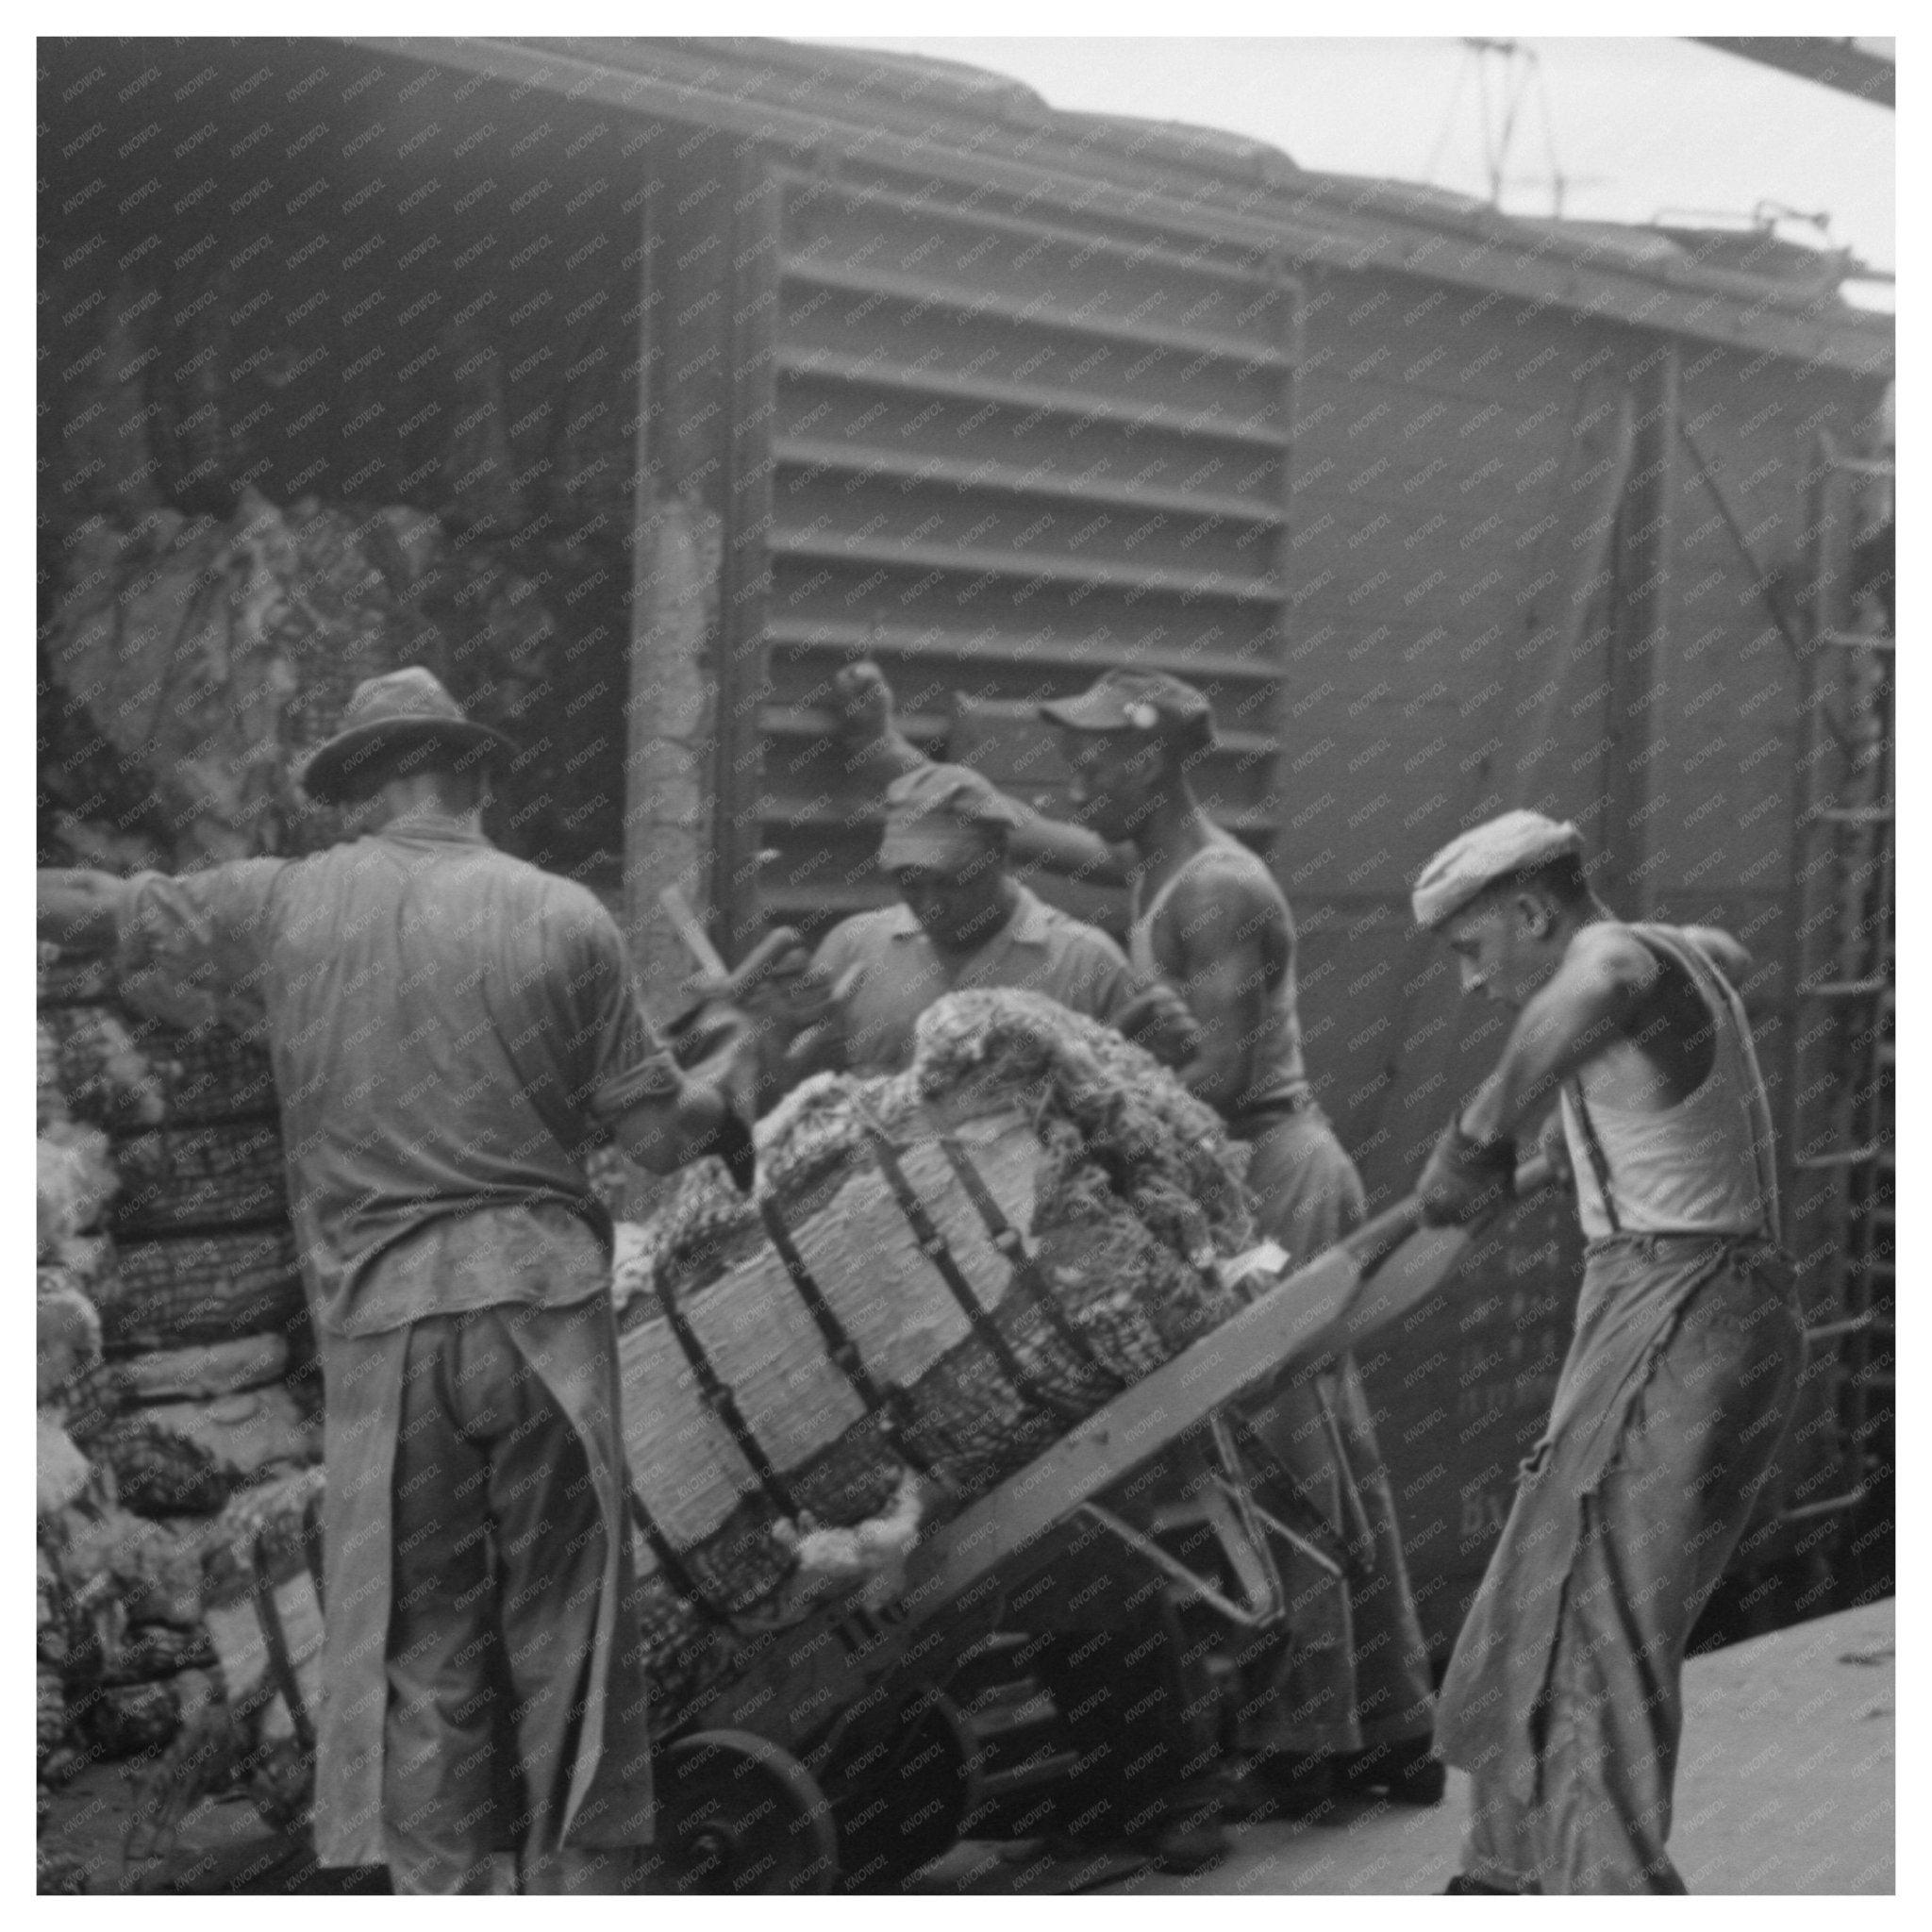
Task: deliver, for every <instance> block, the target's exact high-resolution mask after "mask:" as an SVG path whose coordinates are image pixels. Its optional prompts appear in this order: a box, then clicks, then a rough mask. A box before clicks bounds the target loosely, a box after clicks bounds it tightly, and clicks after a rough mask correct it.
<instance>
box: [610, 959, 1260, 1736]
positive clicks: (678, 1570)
mask: <svg viewBox="0 0 1932 1932" xmlns="http://www.w3.org/2000/svg"><path fill="white" fill-rule="evenodd" d="M759 1140H760V1162H761V1169H762V1171H763V1173H764V1174H765V1176H766V1177H765V1178H764V1179H763V1180H761V1182H760V1194H761V1196H762V1197H763V1201H762V1205H761V1206H759V1207H758V1208H754V1207H751V1206H748V1205H747V1204H745V1203H743V1202H741V1201H740V1200H738V1199H737V1198H736V1197H735V1196H732V1195H730V1194H729V1193H727V1192H723V1191H719V1189H718V1187H717V1185H716V1184H715V1179H714V1177H713V1176H710V1175H704V1176H694V1177H693V1178H692V1180H691V1182H689V1183H687V1185H686V1186H685V1188H684V1189H683V1190H682V1191H681V1192H680V1194H679V1195H678V1196H677V1197H675V1198H674V1200H673V1201H672V1203H671V1204H670V1205H669V1206H668V1207H667V1208H666V1209H665V1210H664V1213H663V1215H661V1216H660V1217H659V1221H660V1223H661V1224H663V1225H661V1226H660V1227H659V1228H658V1229H657V1230H656V1237H657V1241H658V1248H659V1252H658V1257H657V1259H656V1264H655V1266H656V1279H655V1293H653V1294H647V1295H644V1296H641V1297H640V1299H639V1302H638V1303H637V1304H636V1305H635V1307H634V1308H633V1310H632V1313H633V1316H634V1317H635V1316H638V1315H639V1314H640V1313H641V1319H633V1320H632V1321H630V1322H629V1323H628V1324H627V1325H626V1327H625V1333H624V1335H623V1338H622V1341H621V1348H620V1356H621V1365H622V1374H623V1378H624V1414H625V1439H626V1449H627V1451H628V1455H629V1460H630V1466H631V1472H632V1476H633V1480H634V1483H635V1488H636V1491H637V1498H638V1501H639V1503H640V1505H641V1511H642V1515H643V1517H644V1519H645V1520H646V1521H647V1522H648V1524H649V1525H650V1528H651V1534H650V1536H649V1538H648V1543H649V1547H648V1548H647V1549H645V1550H642V1551H641V1553H640V1557H639V1566H640V1572H641V1604H642V1611H643V1617H644V1624H645V1630H646V1638H647V1642H648V1645H649V1649H650V1655H651V1659H652V1675H653V1684H654V1689H655V1691H656V1692H657V1694H658V1697H659V1699H660V1702H659V1705H658V1722H659V1723H675V1722H676V1720H677V1718H678V1716H679V1713H680V1712H681V1711H682V1710H683V1709H684V1708H685V1707H687V1706H688V1705H689V1704H690V1702H691V1699H692V1698H694V1697H696V1696H698V1695H700V1694H701V1693H703V1692H705V1691H708V1689H709V1688H710V1687H712V1686H713V1685H715V1684H716V1683H718V1682H721V1681H723V1680H724V1679H726V1678H728V1676H729V1675H730V1673H731V1668H732V1662H731V1659H732V1656H733V1652H734V1648H735V1641H736V1640H735V1635H734V1632H733V1629H732V1627H731V1626H732V1624H733V1621H734V1620H736V1619H741V1618H743V1617H744V1616H746V1615H747V1614H748V1613H753V1612H756V1613H758V1616H759V1618H760V1621H769V1620H770V1618H771V1617H772V1616H773V1615H774V1614H780V1615H782V1613H783V1599H784V1592H785V1590H786V1586H787V1583H788V1581H789V1579H790V1577H791V1570H792V1555H791V1539H790V1538H789V1536H787V1535H786V1534H785V1533H784V1526H785V1525H787V1524H793V1523H796V1522H797V1521H799V1520H800V1519H801V1518H807V1517H808V1518H809V1519H810V1520H811V1521H813V1522H815V1523H817V1524H856V1523H858V1522H861V1521H864V1520H865V1519H867V1518H869V1517H873V1516H875V1515H877V1514H879V1513H880V1512H882V1511H884V1510H886V1509H887V1508H888V1507H890V1506H891V1501H892V1498H893V1496H894V1493H895V1491H896V1490H897V1488H898V1485H899V1483H900V1481H901V1479H902V1477H903V1476H904V1474H905V1473H906V1471H907V1469H908V1466H909V1467H911V1468H912V1469H913V1470H915V1471H916V1472H917V1473H918V1474H921V1475H922V1476H924V1478H925V1479H926V1494H927V1523H928V1524H929V1525H930V1524H932V1523H934V1522H936V1521H939V1520H943V1518H944V1517H945V1516H946V1515H948V1514H950V1513H952V1512H953V1511H955V1510H957V1509H958V1508H959V1507H963V1506H964V1505H965V1504H966V1503H968V1502H970V1501H971V1500H972V1499H973V1498H974V1497H975V1496H978V1495H981V1494H983V1493H985V1491H987V1490H989V1489H991V1487H993V1486H994V1485H996V1484H997V1483H999V1482H1000V1481H1002V1480H1003V1479H1004V1478H1005V1477H1007V1476H1008V1475H1009V1474H1013V1473H1014V1472H1016V1471H1018V1470H1019V1469H1021V1468H1023V1467H1024V1465H1025V1464H1026V1463H1027V1462H1028V1461H1030V1460H1032V1459H1033V1458H1034V1457H1036V1456H1038V1455H1039V1454H1040V1453H1041V1452H1042V1451H1043V1450H1044V1449H1045V1448H1047V1447H1048V1446H1049V1445H1050V1444H1051V1443H1052V1442H1053V1441H1056V1440H1057V1439H1058V1437H1059V1436H1061V1435H1063V1434H1064V1433H1065V1432H1066V1430H1067V1429H1068V1428H1070V1427H1071V1426H1072V1425H1073V1424H1074V1422H1076V1421H1077V1420H1079V1419H1080V1418H1081V1417H1083V1416H1085V1415H1087V1414H1090V1413H1091V1411H1092V1410H1093V1409H1095V1408H1097V1407H1100V1406H1101V1405H1102V1404H1103V1403H1104V1402H1106V1401H1107V1400H1108V1398H1109V1397H1110V1396H1111V1395H1113V1394H1115V1393H1117V1392H1118V1391H1120V1390H1122V1389H1124V1388H1125V1387H1126V1386H1128V1385H1129V1384H1130V1383H1132V1382H1134V1381H1137V1380H1139V1379H1140V1378H1141V1376H1142V1375H1145V1374H1148V1373H1149V1372H1150V1371H1151V1370H1153V1369H1155V1368H1157V1367H1158V1366H1159V1365H1160V1364H1161V1363H1162V1362H1165V1361H1167V1360H1169V1359H1171V1358H1172V1357H1174V1355H1176V1354H1177V1353H1179V1352H1180V1350H1182V1349H1183V1348H1185V1347H1186V1346H1187V1345H1188V1344H1189V1343H1190V1342H1191V1341H1193V1340H1195V1339H1196V1338H1197V1337H1198V1336H1200V1335H1201V1334H1202V1333H1204V1332H1205V1331H1206V1330H1207V1329H1208V1328H1210V1327H1212V1326H1213V1325H1215V1324H1217V1323H1219V1322H1221V1321H1224V1320H1225V1319H1226V1318H1227V1317H1228V1316H1229V1315H1230V1314H1232V1313H1233V1312H1234V1309H1235V1307H1236V1306H1237V1303H1236V1302H1235V1300H1234V1298H1233V1296H1232V1295H1231V1294H1230V1292H1229V1291H1226V1290H1225V1289H1224V1288H1223V1287H1222V1286H1221V1285H1220V1283H1219V1282H1218V1281H1217V1279H1216V1278H1215V1276H1214V1275H1213V1274H1212V1273H1211V1270H1210V1266H1209V1264H1210V1263H1211V1261H1212V1259H1213V1257H1215V1255H1216V1254H1217V1253H1231V1252H1234V1251H1235V1250H1236V1249H1238V1248H1239V1247H1240V1246H1241V1245H1242V1244H1244V1242H1245V1241H1246V1239H1247V1236H1248V1230H1249V1223H1248V1220H1247V1213H1246V1208H1245V1206H1244V1204H1243V1203H1242V1201H1241V1193H1240V1189H1239V1186H1238V1185H1237V1184H1236V1179H1235V1169H1234V1164H1233V1157H1232V1156H1231V1154H1230V1152H1229V1150H1228V1147H1227V1143H1226V1142H1225V1141H1224V1139H1223V1138H1222V1137H1221V1134H1220V1131H1219V1128H1218V1126H1217V1125H1216V1124H1215V1122H1214V1119H1213V1116H1212V1115H1211V1114H1209V1113H1208V1111H1207V1109H1206V1108H1201V1107H1200V1106H1199V1105H1198V1104H1197V1103H1195V1102H1193V1101H1192V1100H1191V1098H1190V1097H1189V1096H1188V1095H1187V1094H1186V1093H1185V1092H1183V1091H1181V1090H1180V1088H1179V1087H1178V1086H1177V1085H1176V1083H1174V1081H1173V1080H1172V1079H1171V1078H1170V1077H1169V1076H1168V1075H1167V1074H1165V1073H1163V1072H1162V1071H1161V1070H1160V1069H1158V1067H1157V1066H1156V1065H1155V1063H1154V1062H1153V1061H1152V1060H1150V1059H1148V1058H1146V1057H1145V1056H1144V1055H1141V1054H1140V1053H1139V1052H1138V1051H1137V1050H1136V1049H1133V1048H1131V1047H1128V1046H1126V1045H1125V1043H1124V1042H1123V1041H1120V1040H1119V1038H1118V1036H1115V1035H1113V1034H1111V1033H1109V1032H1108V1031H1107V1030H1106V1029H1104V1028H1101V1027H1097V1026H1094V1025H1092V1024H1091V1023H1089V1022H1086V1021H1082V1020H1078V1019H1076V1018H1075V1017H1074V1015H1072V1014H1070V1013H1067V1012H1065V1011H1064V1010H1063V1009H1062V1008H1058V1007H1057V1006H1056V1005H1055V1004H1054V1003H1053V1002H1051V1001H1048V1000H1043V999H1041V998H1039V997H1038V996H1037V995H1031V994H1022V993H1008V992H1001V993H993V994H984V993H973V994H961V995H955V996H953V997H952V998H949V999H947V1000H945V1001H942V1002H941V1003H940V1005H939V1006H937V1007H936V1008H933V1009H932V1010H931V1011H930V1012H929V1013H928V1014H927V1015H926V1016H925V1018H924V1021H923V1022H922V1024H921V1035H920V1045H919V1053H918V1057H917V1058H916V1059H915V1062H914V1066H913V1068H912V1070H911V1071H910V1072H909V1073H908V1074H905V1075H901V1076H898V1077H897V1078H895V1079H891V1080H886V1081H865V1082H861V1081H856V1080H850V1079H830V1080H826V1081H821V1082H814V1083H811V1085H810V1086H809V1087H808V1088H807V1089H802V1090H800V1092H799V1093H798V1094H796V1095H794V1096H793V1097H792V1100H791V1102H790V1103H788V1105H787V1107H785V1108H781V1109H780V1110H779V1111H778V1113H776V1114H774V1116H772V1117H771V1119H770V1120H768V1121H767V1122H766V1123H764V1124H762V1125H761V1129H760V1135H759ZM882 1148H883V1149H884V1151H883V1153H882V1151H881V1150H882ZM989 1199H990V1201H991V1204H992V1207H991V1216H990V1215H989V1210H988V1207H987V1202H988V1200H989ZM770 1216H775V1219H776V1223H777V1227H778V1232H779V1234H780V1235H781V1236H782V1237H783V1240H784V1243H785V1245H787V1246H789V1247H790V1249H791V1256H790V1257H788V1256H787V1255H785V1254H784V1253H783V1252H781V1247H780V1245H779V1244H778V1241H777V1239H776V1238H774V1227H773V1224H772V1221H771V1220H770V1219H769V1218H768V1217H770ZM1002 1229H1004V1230H1006V1231H1007V1232H1006V1236H1005V1245H1004V1246H1003V1245H1002V1241H1001V1230H1002ZM1014 1237H1017V1239H1018V1241H1019V1247H1018V1248H1017V1249H1015V1248H1014V1247H1013V1246H1012V1245H1011V1243H1012V1241H1013V1238H1014ZM949 1277H950V1278H949ZM960 1291H964V1293H963V1300H962V1295H961V1292H960ZM815 1302H816V1303H817V1304H818V1306H816V1307H815V1306H814V1303H815ZM848 1344H849V1346H847V1345H848ZM774 1529H776V1530H777V1531H778V1533H776V1534H774Z"/></svg>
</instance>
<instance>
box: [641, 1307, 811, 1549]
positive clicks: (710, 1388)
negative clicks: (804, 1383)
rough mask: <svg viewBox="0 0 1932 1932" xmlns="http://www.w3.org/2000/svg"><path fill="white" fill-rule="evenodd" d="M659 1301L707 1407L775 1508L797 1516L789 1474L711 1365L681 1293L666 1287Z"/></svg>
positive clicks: (790, 1515) (796, 1506)
mask: <svg viewBox="0 0 1932 1932" xmlns="http://www.w3.org/2000/svg"><path fill="white" fill-rule="evenodd" d="M658 1304H659V1306H660V1307H662V1308H663V1310H664V1319H665V1321H666V1322H667V1323H669V1324H670V1327H671V1332H672V1334H673V1335H675V1337H676V1338H677V1345H678V1347H679V1348H681V1349H682V1350H683V1351H684V1358H685V1360H686V1361H688V1362H689V1363H690V1364H691V1374H694V1375H695V1376H696V1377H697V1381H698V1394H699V1396H700V1398H701V1399H702V1400H703V1402H704V1405H705V1407H707V1408H708V1409H709V1410H710V1411H711V1413H712V1414H713V1415H715V1416H716V1417H717V1418H718V1420H719V1421H720V1422H721V1423H723V1424H724V1427H725V1430H726V1432H727V1433H728V1434H729V1436H730V1438H731V1440H732V1441H734V1442H736V1443H737V1444H738V1453H739V1454H740V1455H741V1456H742V1457H744V1459H745V1461H746V1462H747V1463H749V1464H750V1465H751V1473H752V1474H754V1475H755V1476H757V1477H758V1487H759V1488H760V1489H761V1490H763V1491H764V1492H765V1495H766V1497H767V1499H768V1500H769V1501H770V1503H771V1505H772V1507H773V1508H774V1509H775V1510H777V1512H778V1513H779V1515H781V1516H788V1517H793V1516H796V1515H797V1514H798V1505H797V1504H796V1503H795V1502H793V1501H792V1499H791V1491H788V1490H787V1489H786V1487H785V1478H784V1477H783V1476H781V1475H780V1474H778V1472H777V1470H776V1469H774V1467H773V1465H772V1459H771V1457H768V1456H767V1455H766V1454H765V1452H764V1449H763V1448H762V1446H761V1445H760V1444H759V1442H758V1438H757V1437H756V1436H755V1435H753V1434H752V1432H751V1425H750V1424H748V1423H747V1422H746V1421H745V1419H744V1411H743V1410H742V1409H741V1408H740V1407H739V1406H738V1398H737V1397H736V1396H735V1395H733V1394H732V1392H731V1391H730V1390H729V1389H728V1388H726V1387H725V1385H724V1378H723V1377H722V1376H721V1375H720V1374H718V1371H717V1370H716V1369H715V1368H714V1367H713V1366H712V1365H711V1358H710V1357H709V1356H708V1355H707V1354H706V1353H705V1345H704V1343H703V1342H702V1341H699V1340H698V1338H697V1335H696V1333H695V1332H694V1331H693V1329H692V1328H691V1324H690V1322H688V1321H687V1320H686V1319H685V1314H684V1310H683V1309H682V1308H681V1307H678V1305H677V1297H676V1296H675V1294H673V1293H672V1292H671V1291H669V1290H662V1291H659V1293H658Z"/></svg>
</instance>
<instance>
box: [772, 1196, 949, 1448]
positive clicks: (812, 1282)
mask: <svg viewBox="0 0 1932 1932" xmlns="http://www.w3.org/2000/svg"><path fill="white" fill-rule="evenodd" d="M758 1218H759V1219H760V1220H761V1221H762V1222H763V1223H764V1227H765V1237H766V1239H767V1240H768V1241H770V1242H771V1243H772V1246H773V1248H774V1251H775V1252H776V1254H777V1257H778V1259H779V1260H780V1261H782V1262H783V1263H784V1265H785V1273H786V1274H787V1276H788V1277H789V1278H790V1280H791V1285H792V1287H793V1288H795V1289H796V1290H797V1291H798V1298H799V1300H800V1301H802V1302H803V1303H804V1304H805V1307H806V1312H807V1313H808V1315H810V1317H811V1319H812V1322H813V1324H814V1325H815V1326H816V1327H817V1329H818V1331H819V1334H820V1336H821V1337H822V1338H823V1340H824V1344H825V1353H826V1355H828V1356H829V1357H831V1359H832V1364H833V1366H834V1367H835V1368H837V1369H838V1371H839V1373H840V1374H841V1375H843V1376H844V1377H845V1379H846V1380H847V1381H848V1382H849V1383H851V1385H852V1391H853V1393H854V1394H856V1395H857V1396H858V1399H859V1401H860V1402H862V1403H863V1404H864V1405H865V1409H866V1413H867V1414H868V1415H871V1416H874V1417H875V1418H876V1419H877V1421H878V1424H879V1430H880V1433H881V1434H882V1435H884V1437H885V1439H886V1441H889V1442H890V1443H891V1445H892V1447H893V1448H894V1449H895V1450H897V1451H898V1453H899V1455H900V1456H901V1457H904V1459H905V1460H906V1462H907V1463H908V1465H909V1466H910V1467H911V1468H913V1469H915V1470H917V1471H918V1472H919V1473H920V1474H922V1475H929V1474H931V1473H932V1471H931V1465H930V1464H929V1462H928V1461H927V1459H926V1458H925V1457H923V1456H921V1455H920V1454H919V1453H918V1451H917V1450H915V1449H914V1448H913V1447H912V1446H911V1444H910V1442H909V1441H908V1439H907V1423H908V1419H909V1399H908V1396H907V1393H906V1391H905V1390H904V1389H902V1388H900V1387H898V1385H897V1384H894V1385H893V1386H892V1387H891V1388H881V1387H880V1386H879V1384H878V1383H877V1382H875V1381H874V1379H873V1375H872V1371H871V1370H870V1369H868V1368H867V1367H866V1365H865V1357H863V1356H861V1355H860V1354H859V1352H858V1343H857V1342H856V1341H853V1339H852V1337H851V1336H850V1335H849V1334H847V1333H846V1330H845V1324H843V1323H842V1322H841V1321H840V1319H839V1315H838V1310H837V1309H835V1308H834V1307H832V1305H831V1303H830V1302H828V1301H827V1300H826V1299H825V1292H824V1289H822V1288H821V1287H820V1286H819V1285H818V1282H817V1280H816V1278H815V1277H814V1276H813V1274H812V1272H811V1270H810V1269H809V1268H808V1266H807V1265H806V1260H805V1257H804V1256H803V1255H801V1254H800V1253H799V1252H798V1243H797V1242H796V1241H793V1240H792V1239H791V1229H790V1228H789V1227H787V1226H786V1225H785V1220H784V1217H783V1216H782V1215H781V1214H780V1213H779V1212H778V1208H777V1204H776V1203H775V1202H774V1201H772V1200H771V1199H770V1198H769V1197H761V1198H760V1199H759V1201H758Z"/></svg>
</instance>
